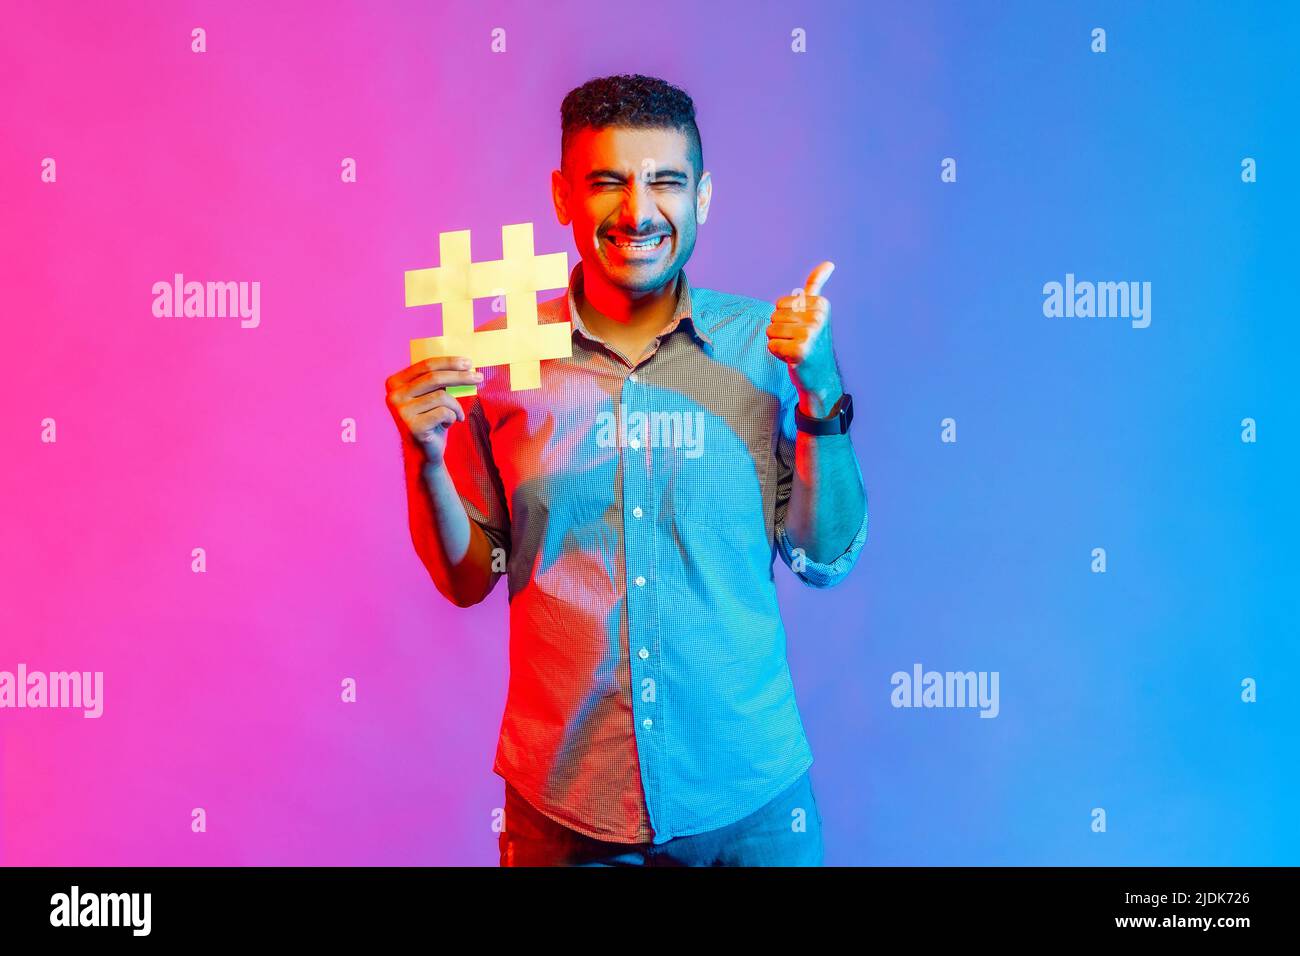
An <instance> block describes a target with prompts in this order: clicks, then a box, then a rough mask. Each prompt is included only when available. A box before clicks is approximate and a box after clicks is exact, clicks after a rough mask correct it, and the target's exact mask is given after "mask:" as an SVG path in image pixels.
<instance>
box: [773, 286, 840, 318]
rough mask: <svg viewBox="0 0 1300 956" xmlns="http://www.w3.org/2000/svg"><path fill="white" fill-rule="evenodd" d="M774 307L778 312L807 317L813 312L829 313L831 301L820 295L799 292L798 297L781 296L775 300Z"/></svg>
mask: <svg viewBox="0 0 1300 956" xmlns="http://www.w3.org/2000/svg"><path fill="white" fill-rule="evenodd" d="M775 305H776V311H778V312H797V313H798V314H799V315H808V314H809V313H813V312H829V311H830V308H831V301H830V299H827V298H824V297H823V296H820V295H804V293H803V292H802V291H801V292H800V293H799V294H798V295H783V296H781V298H779V299H777V300H776V303H775Z"/></svg>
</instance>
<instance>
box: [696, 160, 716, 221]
mask: <svg viewBox="0 0 1300 956" xmlns="http://www.w3.org/2000/svg"><path fill="white" fill-rule="evenodd" d="M712 201H713V177H712V176H710V175H709V172H708V170H705V172H704V175H703V176H701V177H700V184H699V186H697V187H696V189H695V221H696V223H698V224H699V225H701V226H702V225H704V222H705V220H706V219H708V218H709V203H710V202H712Z"/></svg>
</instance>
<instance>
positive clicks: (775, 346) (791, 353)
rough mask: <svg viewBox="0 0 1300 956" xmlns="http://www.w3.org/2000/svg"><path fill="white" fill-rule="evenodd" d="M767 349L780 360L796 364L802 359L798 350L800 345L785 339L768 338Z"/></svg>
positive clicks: (801, 354)
mask: <svg viewBox="0 0 1300 956" xmlns="http://www.w3.org/2000/svg"><path fill="white" fill-rule="evenodd" d="M767 350H768V351H769V352H771V353H772V354H773V355H775V356H776V357H777V358H779V359H780V360H781V361H782V362H790V363H795V364H797V363H799V362H801V361H803V353H802V352H801V351H800V347H799V346H798V345H796V344H795V343H793V342H789V341H787V340H785V339H768V342H767Z"/></svg>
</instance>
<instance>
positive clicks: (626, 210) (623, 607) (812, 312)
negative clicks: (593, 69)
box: [387, 75, 867, 866]
mask: <svg viewBox="0 0 1300 956" xmlns="http://www.w3.org/2000/svg"><path fill="white" fill-rule="evenodd" d="M561 120H562V127H563V129H562V136H561V162H560V169H558V170H556V171H554V172H553V173H552V174H551V187H552V198H553V200H554V204H555V211H556V215H557V216H558V217H559V221H560V223H561V224H563V225H568V224H572V226H573V236H574V240H575V242H576V244H577V247H578V251H579V253H580V255H581V262H580V263H579V264H578V265H577V266H576V267H575V268H574V269H573V272H572V275H571V276H570V281H569V289H568V291H567V293H566V294H564V295H561V296H558V297H556V298H554V299H551V300H550V301H547V302H544V303H542V304H541V305H540V306H539V314H540V321H541V322H556V321H568V322H571V323H572V335H573V355H572V357H571V358H565V359H552V360H547V361H545V362H543V363H542V373H541V387H540V388H535V389H522V390H519V391H511V389H510V381H509V374H510V373H509V370H508V367H506V366H500V367H493V368H487V369H484V370H482V371H475V370H472V369H471V368H470V367H469V362H468V360H466V359H457V358H454V357H453V358H440V359H429V360H426V361H423V362H419V363H416V364H415V365H412V366H411V367H410V368H407V369H405V370H404V371H401V372H398V373H397V374H396V375H394V376H392V377H391V378H390V379H389V380H388V383H387V388H388V405H389V407H390V409H391V410H392V412H393V416H394V420H395V421H396V422H397V425H398V429H399V431H400V433H401V435H402V437H403V447H404V449H405V457H406V466H407V468H406V475H407V489H408V504H409V509H410V524H411V536H412V541H413V543H414V545H415V549H416V552H417V553H418V554H419V556H420V559H421V560H422V561H423V563H424V565H425V567H426V568H427V569H428V572H429V574H430V576H431V577H432V579H433V581H434V583H435V585H436V586H437V588H438V590H439V591H440V592H441V593H442V594H443V595H445V596H446V597H447V598H448V599H450V600H451V601H452V602H454V603H455V604H457V605H459V606H461V607H465V606H468V605H471V604H475V603H477V602H479V601H482V600H483V599H484V598H485V597H486V596H487V595H488V593H489V592H490V591H491V590H492V588H493V586H494V585H495V584H496V581H497V579H498V578H499V577H500V576H501V575H502V574H505V575H506V577H507V580H508V585H509V596H510V685H509V692H508V695H507V702H506V709H505V715H504V718H503V720H502V725H501V734H500V739H499V743H498V747H497V753H496V760H495V763H494V766H493V770H494V771H495V772H496V773H498V774H500V775H501V776H502V777H503V778H504V779H505V781H506V807H505V810H506V813H505V828H504V831H503V832H502V834H501V836H500V850H501V863H502V865H506V866H509V865H577V864H591V865H613V864H620V863H629V864H654V865H769V864H772V865H820V864H821V862H822V838H821V827H820V824H821V817H820V813H819V812H818V810H817V806H816V802H815V800H814V797H813V793H812V787H811V780H810V777H809V772H808V770H809V766H810V765H811V763H812V753H811V750H810V749H809V746H808V742H807V739H806V738H805V736H804V730H803V725H802V722H801V719H800V716H799V711H798V708H797V706H796V702H795V695H794V687H793V684H792V682H791V678H790V672H789V668H788V666H787V663H786V656H785V632H784V630H783V627H782V623H781V617H780V614H779V611H778V607H777V599H776V588H775V583H774V578H773V573H772V568H773V564H774V560H775V556H776V554H778V553H779V554H780V555H781V557H782V559H783V561H784V562H785V563H786V564H787V565H788V566H790V567H791V568H792V569H793V570H794V572H795V573H796V574H797V575H798V576H799V577H800V578H801V579H802V580H803V581H804V582H806V583H807V584H809V585H812V586H814V587H828V586H830V585H833V584H835V583H836V582H838V581H839V580H841V579H842V578H843V577H844V576H845V575H846V574H847V573H848V571H849V569H850V568H851V567H852V565H853V564H854V562H855V561H856V559H857V556H858V553H859V551H860V550H861V548H862V545H863V542H864V541H865V539H866V534H867V508H866V492H865V489H864V487H863V482H862V475H861V471H860V469H859V466H858V462H857V459H856V457H855V456H854V453H853V447H852V445H851V444H850V441H849V437H848V435H847V433H846V430H847V427H848V422H849V420H850V419H851V408H852V406H851V401H850V400H849V398H848V396H847V395H845V394H844V392H843V388H842V384H841V381H840V376H839V371H838V368H837V365H836V362H835V356H834V352H833V349H832V344H831V330H830V324H829V319H830V303H829V302H828V301H827V300H826V299H825V298H824V297H822V296H821V295H820V290H821V286H822V284H823V283H824V282H825V281H826V278H827V276H828V275H829V273H830V270H831V269H832V268H833V266H832V265H831V263H829V262H824V263H822V264H821V265H819V266H818V267H817V268H815V269H814V270H813V273H812V275H811V276H809V278H808V282H807V284H806V285H805V287H804V288H803V289H801V290H796V291H795V294H793V295H790V296H785V297H783V298H781V299H779V300H777V302H776V304H775V307H774V306H773V305H772V304H770V303H766V302H762V301H759V300H757V299H750V298H746V297H744V296H737V295H727V294H724V293H720V292H715V291H712V290H708V289H701V288H695V287H692V286H691V285H690V284H689V283H688V282H687V279H686V273H685V272H684V271H683V266H684V265H685V263H686V261H687V260H688V259H689V258H690V256H691V252H692V251H693V249H694V247H695V237H696V227H697V226H698V225H701V224H703V223H704V221H705V219H706V218H707V216H708V211H709V202H710V198H711V196H712V181H711V178H710V176H709V173H707V172H705V171H704V167H703V152H702V148H701V143H700V136H699V130H698V128H697V126H696V123H695V108H694V104H693V103H692V102H691V99H690V97H689V96H687V95H686V94H685V93H684V92H682V91H681V90H679V89H677V88H675V87H673V86H670V85H669V84H667V83H665V82H664V81H662V80H658V79H652V78H649V77H645V76H639V75H636V76H614V77H607V78H603V79H596V80H592V81H591V82H589V83H586V84H585V85H583V86H581V87H579V88H578V89H576V90H573V91H572V92H571V93H569V95H568V96H567V97H565V100H564V103H563V106H562V107H561ZM742 254H743V253H742ZM501 324H502V320H500V319H498V320H496V321H495V322H494V323H493V325H498V326H499V325H501ZM489 327H491V326H489ZM454 385H473V386H476V388H477V394H475V395H474V396H473V397H466V398H465V399H464V400H463V401H462V400H458V399H457V398H454V397H452V396H451V395H449V394H448V393H447V388H448V387H449V386H454Z"/></svg>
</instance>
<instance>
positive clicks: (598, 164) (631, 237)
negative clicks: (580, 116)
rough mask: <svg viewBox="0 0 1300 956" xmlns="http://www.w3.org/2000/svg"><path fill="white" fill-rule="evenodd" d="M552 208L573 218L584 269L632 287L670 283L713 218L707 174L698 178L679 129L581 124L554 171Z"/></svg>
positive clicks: (563, 221)
mask: <svg viewBox="0 0 1300 956" xmlns="http://www.w3.org/2000/svg"><path fill="white" fill-rule="evenodd" d="M551 185H552V193H553V198H554V200H555V212H556V215H557V216H558V217H559V220H560V223H561V224H562V225H568V224H569V223H570V222H572V223H573V238H574V242H575V243H576V244H577V246H578V253H579V255H581V256H582V261H583V264H584V272H585V273H586V274H590V273H591V272H592V270H597V269H598V270H599V271H600V273H601V274H602V275H603V276H604V277H605V279H606V280H607V281H608V282H609V283H610V284H611V285H615V286H618V287H619V288H622V289H626V290H627V291H629V292H633V293H645V292H653V291H654V290H656V289H659V288H661V287H663V286H664V285H665V284H666V283H668V282H671V281H673V280H674V279H675V278H676V277H677V273H678V272H679V271H681V268H682V266H683V265H685V264H686V260H687V259H689V258H690V257H691V252H693V251H694V249H695V231H696V225H697V223H702V222H704V220H705V218H706V217H707V216H708V204H709V199H710V195H711V192H712V186H711V183H710V179H709V174H708V173H704V174H703V175H702V176H700V177H699V178H698V179H697V178H696V175H695V170H694V166H693V165H692V163H691V149H690V140H689V139H688V138H687V136H686V134H685V133H683V132H681V131H680V130H675V129H632V128H628V127H622V126H608V127H604V128H602V129H584V130H581V131H580V132H579V133H578V134H577V135H575V136H574V137H573V139H572V140H571V141H570V143H569V147H568V149H567V151H566V152H565V156H564V169H563V170H556V171H555V172H554V173H552V175H551Z"/></svg>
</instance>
